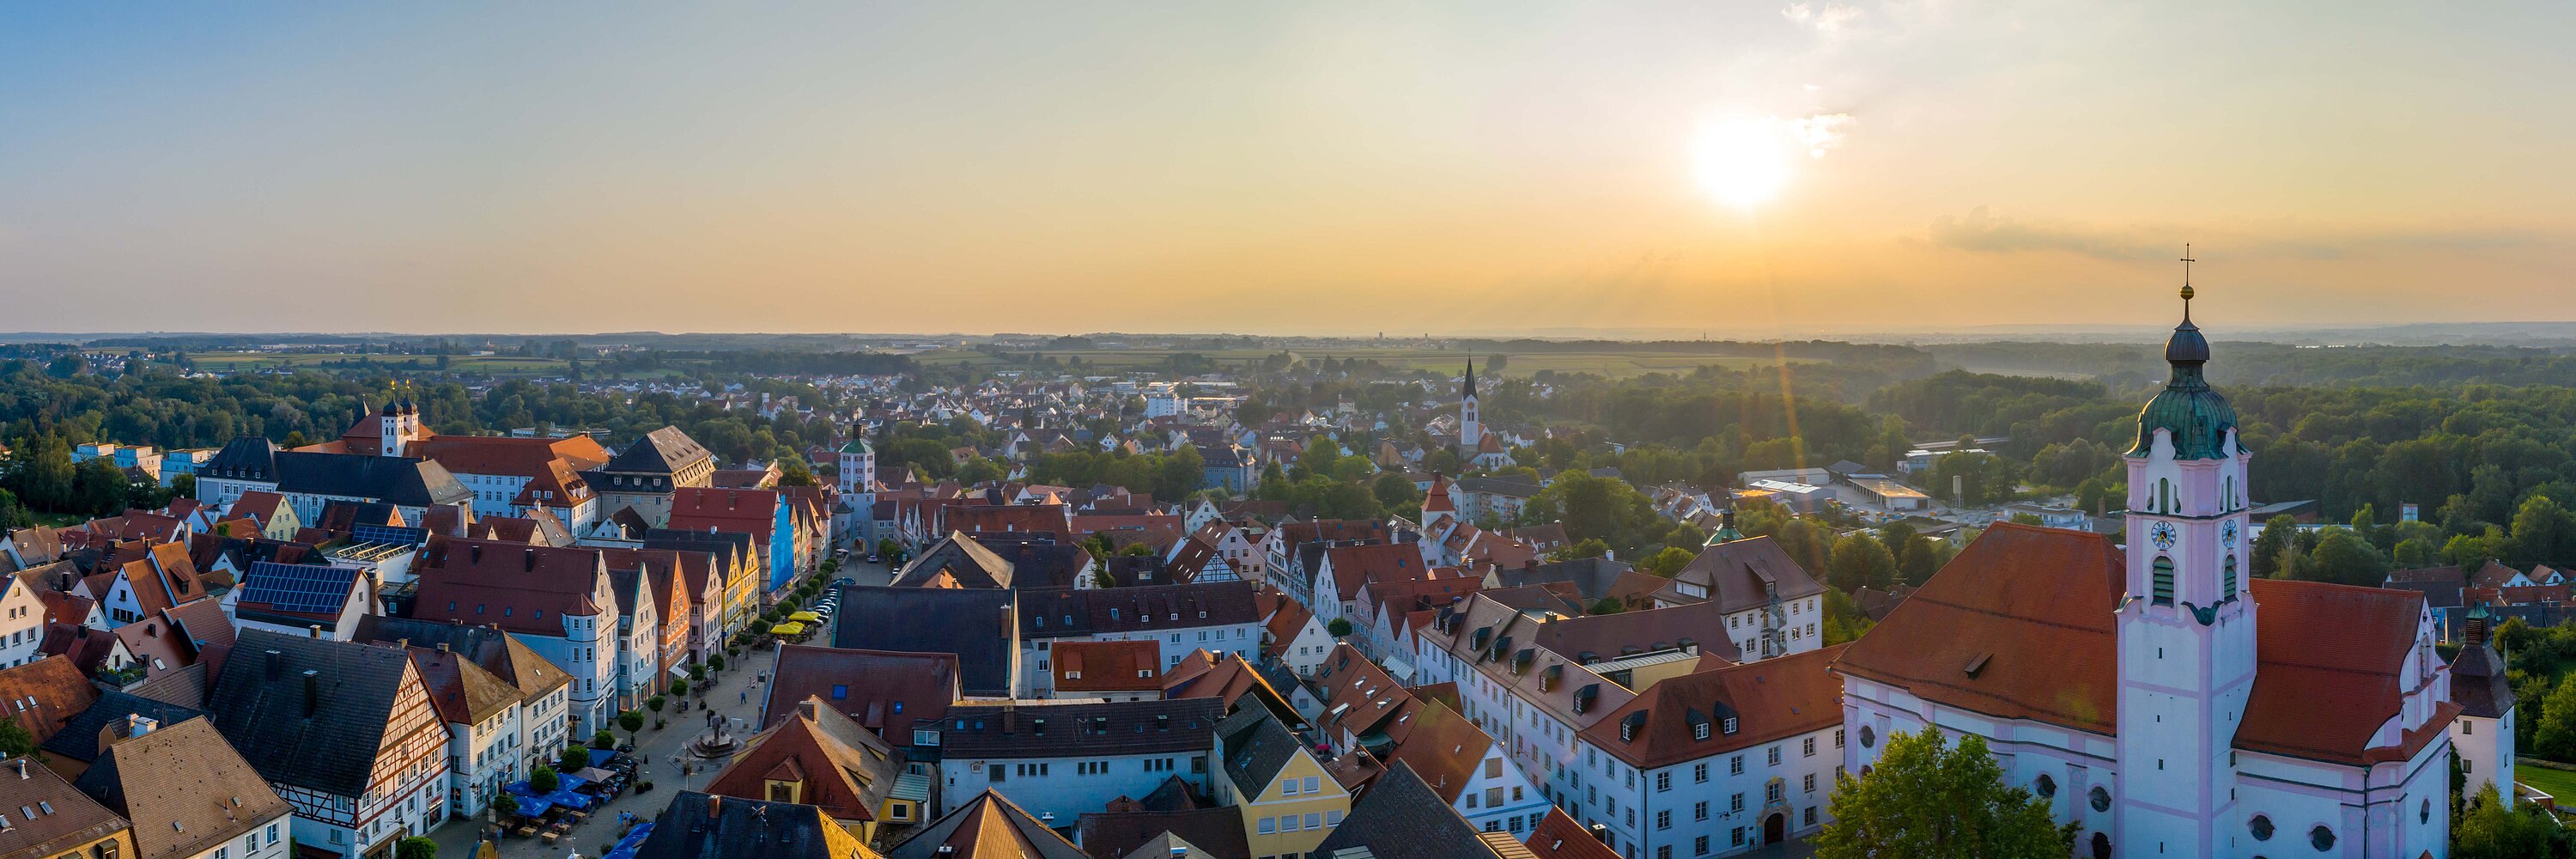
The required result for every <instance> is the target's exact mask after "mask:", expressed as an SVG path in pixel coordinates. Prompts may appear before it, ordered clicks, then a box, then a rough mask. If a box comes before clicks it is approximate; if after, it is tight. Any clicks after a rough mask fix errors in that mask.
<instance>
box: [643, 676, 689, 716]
mask: <svg viewBox="0 0 2576 859" xmlns="http://www.w3.org/2000/svg"><path fill="white" fill-rule="evenodd" d="M680 689H681V686H680V681H678V680H673V681H671V694H673V695H677V694H680ZM669 704H670V701H669V700H667V699H664V698H663V697H662V696H660V695H655V696H653V697H651V698H646V699H644V706H645V707H647V708H650V709H651V710H652V711H653V712H656V713H659V712H662V708H663V707H665V706H668V705H669Z"/></svg>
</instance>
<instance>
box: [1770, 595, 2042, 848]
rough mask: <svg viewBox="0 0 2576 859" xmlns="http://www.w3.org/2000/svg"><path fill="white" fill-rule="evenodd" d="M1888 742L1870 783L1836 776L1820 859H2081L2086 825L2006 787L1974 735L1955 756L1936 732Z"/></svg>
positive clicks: (1964, 739)
mask: <svg viewBox="0 0 2576 859" xmlns="http://www.w3.org/2000/svg"><path fill="white" fill-rule="evenodd" d="M1881 548H1884V547H1881ZM1886 742H1887V745H1886V747H1885V750H1884V751H1883V752H1882V753H1881V754H1880V755H1879V759H1878V763H1877V765H1876V767H1875V769H1873V770H1872V771H1871V773H1870V774H1869V776H1867V777H1866V778H1854V777H1852V775H1850V774H1848V773H1845V774H1842V775H1837V776H1835V777H1834V794H1833V800H1832V802H1833V805H1832V807H1833V816H1834V819H1833V822H1832V823H1828V824H1826V825H1825V829H1824V831H1823V832H1820V833H1818V834H1817V835H1816V838H1815V845H1816V853H1815V855H1816V856H1818V857H1820V859H1868V857H1887V856H1904V857H1909V859H1913V857H1925V858H1926V859H1943V857H1956V859H2022V857H2027V859H2042V857H2047V858H2048V859H2056V857H2063V856H2069V855H2073V854H2074V852H2075V833H2076V830H2077V828H2078V824H2076V823H2072V822H2070V823H2067V824H2065V825H2063V826H2060V825H2058V824H2056V823H2055V822H2054V821H2052V820H2050V819H2049V815H2048V802H2047V800H2043V799H2038V798H2036V797H2033V796H2031V794H2030V791H2029V790H2028V789H2027V788H2019V787H2006V786H2005V785H2004V773H2003V767H2002V766H2000V765H1998V764H1996V763H1995V759H1994V756H1993V755H1992V754H1990V753H1988V752H1987V750H1986V741H1985V740H1984V739H1983V738H1980V737H1978V736H1976V735H1974V734H1970V735H1967V736H1964V737H1961V738H1960V739H1959V744H1958V745H1957V746H1955V747H1953V746H1950V745H1948V744H1947V743H1946V742H1944V741H1943V739H1942V737H1941V732H1940V730H1939V729H1936V728H1928V727H1927V728H1925V729H1924V730H1923V731H1922V732H1920V733H1916V734H1910V735H1909V734H1905V733H1902V732H1899V733H1891V734H1889V735H1888V736H1887V741H1886Z"/></svg>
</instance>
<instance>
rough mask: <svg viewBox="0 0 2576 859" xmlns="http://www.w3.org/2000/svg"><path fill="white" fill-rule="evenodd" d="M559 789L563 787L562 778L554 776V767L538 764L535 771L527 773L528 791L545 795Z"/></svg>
mask: <svg viewBox="0 0 2576 859" xmlns="http://www.w3.org/2000/svg"><path fill="white" fill-rule="evenodd" d="M560 787H563V776H561V775H558V774H556V772H555V768H554V767H550V766H546V765H544V764H538V765H537V768H536V770H535V771H533V772H530V773H528V789H529V790H533V791H536V792H537V793H540V794H546V793H553V792H555V789H556V788H560Z"/></svg>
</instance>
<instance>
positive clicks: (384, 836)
mask: <svg viewBox="0 0 2576 859" xmlns="http://www.w3.org/2000/svg"><path fill="white" fill-rule="evenodd" d="M207 709H208V710H209V711H211V712H212V713H214V722H215V727H216V728H217V729H218V730H221V731H222V732H223V733H224V737H225V738H226V739H229V740H231V741H232V744H233V746H234V747H235V748H237V749H240V750H241V752H242V757H244V758H246V759H248V760H249V761H250V762H251V765H252V766H253V767H254V768H256V769H258V770H259V773H260V776H261V777H262V778H265V779H267V780H268V783H269V785H270V786H271V787H273V788H275V789H276V790H277V792H278V794H279V795H280V796H283V797H285V798H286V801H287V802H288V803H289V804H292V805H293V806H294V807H295V824H294V837H295V841H296V843H298V844H300V845H302V846H303V847H304V849H307V850H317V849H318V850H329V851H332V852H336V853H338V854H340V855H341V856H345V857H357V856H364V855H370V854H373V853H375V852H377V851H379V850H387V851H389V850H390V848H391V845H392V844H393V843H394V842H398V841H400V840H402V839H403V838H405V837H407V836H410V835H417V834H423V833H426V832H428V831H429V830H430V829H431V828H432V827H434V826H436V825H437V824H438V823H439V822H441V821H443V820H445V819H446V817H447V784H448V777H447V772H448V770H447V755H446V751H447V731H446V730H445V726H444V725H443V724H441V723H440V721H439V717H438V714H437V711H436V709H435V708H434V707H432V705H431V703H430V698H429V690H428V687H427V686H426V685H425V684H423V683H422V682H421V678H420V673H419V672H418V671H417V670H416V669H414V668H413V666H412V663H411V659H410V658H409V657H408V656H406V655H404V654H403V652H402V651H399V650H394V649H391V648H384V647H377V646H373V645H366V644H355V643H350V642H340V641H325V640H322V639H314V638H298V637H295V636H288V635H280V634H277V633H272V632H265V631H261V630H251V631H249V632H246V633H244V634H243V635H242V636H241V639H240V640H239V641H238V642H237V643H236V648H235V650H234V652H233V655H232V657H231V658H230V659H227V660H226V661H225V662H224V672H223V676H222V678H221V679H220V680H218V681H217V682H216V684H215V688H214V691H213V692H212V694H210V695H209V697H208V698H207Z"/></svg>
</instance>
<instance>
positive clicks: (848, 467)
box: [832, 424, 877, 540]
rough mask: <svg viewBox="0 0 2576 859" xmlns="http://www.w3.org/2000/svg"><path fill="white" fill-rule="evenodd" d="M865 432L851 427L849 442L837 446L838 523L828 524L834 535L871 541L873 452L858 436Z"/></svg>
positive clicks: (874, 480)
mask: <svg viewBox="0 0 2576 859" xmlns="http://www.w3.org/2000/svg"><path fill="white" fill-rule="evenodd" d="M865 431H866V430H864V429H862V428H861V427H860V426H858V425H856V424H853V425H852V426H851V427H850V441H849V443H847V444H844V445H841V452H840V457H841V459H840V466H841V474H840V487H839V488H840V490H841V510H840V518H841V521H838V522H834V523H832V525H833V530H834V532H835V533H839V534H844V535H847V536H850V537H854V538H858V539H865V540H873V539H876V536H877V535H874V534H870V533H868V532H869V531H873V530H875V526H876V506H877V449H876V448H875V447H874V446H872V445H870V444H868V438H867V436H865V435H861V433H863V432H865Z"/></svg>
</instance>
